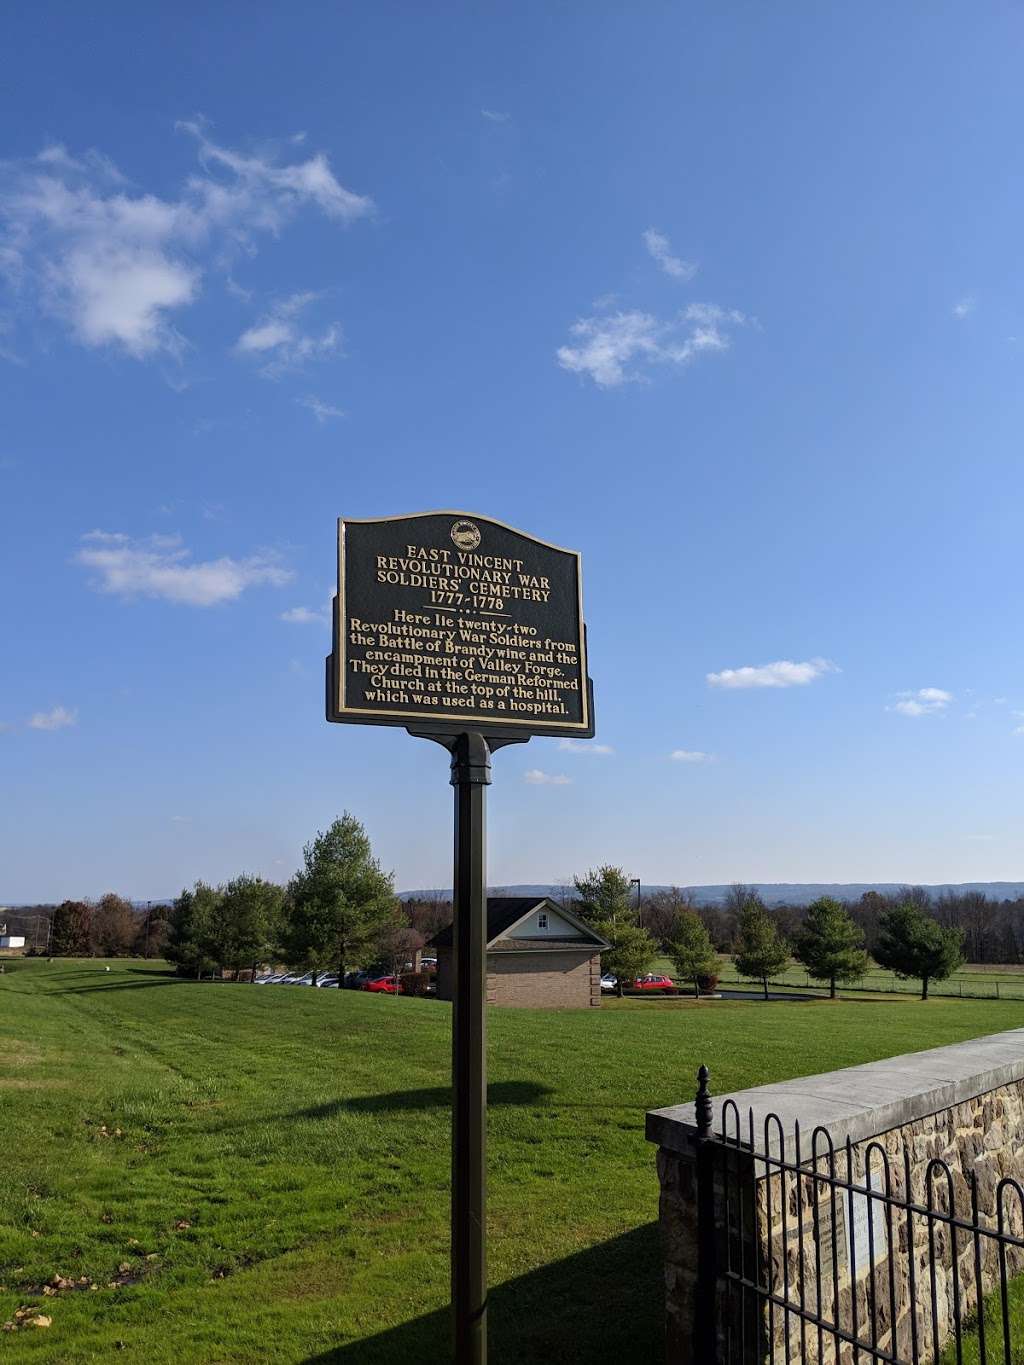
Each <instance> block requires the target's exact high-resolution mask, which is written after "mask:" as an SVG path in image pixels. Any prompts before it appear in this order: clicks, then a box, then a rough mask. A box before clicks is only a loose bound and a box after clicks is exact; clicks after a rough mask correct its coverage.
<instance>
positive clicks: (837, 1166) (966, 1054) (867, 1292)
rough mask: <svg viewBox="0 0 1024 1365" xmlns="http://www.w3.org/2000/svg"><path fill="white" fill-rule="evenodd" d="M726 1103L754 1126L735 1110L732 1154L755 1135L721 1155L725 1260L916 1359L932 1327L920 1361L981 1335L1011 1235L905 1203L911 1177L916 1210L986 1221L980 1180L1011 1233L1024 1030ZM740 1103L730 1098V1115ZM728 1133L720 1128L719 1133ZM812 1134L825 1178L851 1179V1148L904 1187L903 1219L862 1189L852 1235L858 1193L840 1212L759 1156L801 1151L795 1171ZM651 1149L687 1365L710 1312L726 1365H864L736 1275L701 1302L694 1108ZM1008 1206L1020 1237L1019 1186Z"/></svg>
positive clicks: (671, 1329) (860, 1180)
mask: <svg viewBox="0 0 1024 1365" xmlns="http://www.w3.org/2000/svg"><path fill="white" fill-rule="evenodd" d="M725 1099H731V1100H732V1101H733V1102H734V1103H735V1105H736V1108H737V1110H738V1112H739V1114H740V1115H741V1122H740V1125H739V1131H738V1132H737V1126H736V1120H735V1112H734V1111H733V1110H732V1108H731V1106H730V1107H729V1108H728V1109H727V1118H726V1134H727V1137H728V1138H729V1139H730V1143H735V1140H736V1138H737V1137H738V1138H739V1144H738V1145H735V1146H733V1147H732V1148H731V1150H729V1151H728V1152H724V1151H723V1150H722V1149H721V1148H720V1147H719V1148H717V1149H716V1153H717V1157H718V1160H717V1162H716V1166H717V1174H716V1179H715V1207H716V1222H717V1224H718V1229H719V1236H718V1243H719V1259H720V1261H724V1259H725V1258H726V1257H731V1264H732V1266H733V1268H734V1269H737V1270H739V1271H740V1272H741V1273H742V1274H744V1275H745V1276H747V1277H749V1278H752V1279H754V1280H755V1281H756V1282H757V1283H758V1284H759V1285H760V1286H762V1287H763V1288H768V1287H770V1288H771V1290H772V1291H773V1292H774V1294H776V1295H777V1296H778V1297H780V1298H782V1299H784V1300H785V1301H787V1302H790V1303H793V1304H799V1303H801V1302H802V1304H803V1306H804V1308H805V1309H806V1310H807V1311H808V1312H809V1313H810V1314H813V1313H815V1312H816V1311H818V1310H819V1309H820V1315H821V1316H822V1317H823V1318H824V1319H826V1320H827V1321H829V1322H835V1323H838V1324H839V1325H840V1326H841V1327H842V1328H843V1329H844V1330H845V1331H847V1332H849V1333H850V1334H851V1335H855V1336H858V1337H859V1338H860V1340H861V1341H863V1342H866V1343H868V1344H869V1345H870V1346H874V1347H877V1348H879V1349H880V1350H882V1351H886V1352H889V1353H891V1354H892V1355H895V1356H896V1357H897V1359H900V1360H910V1359H911V1358H912V1355H913V1336H914V1333H915V1330H916V1335H917V1347H918V1353H919V1355H920V1358H922V1359H924V1358H929V1359H930V1358H933V1356H934V1357H935V1358H937V1354H938V1353H939V1352H941V1350H942V1347H943V1346H944V1344H945V1343H946V1342H947V1341H948V1339H949V1338H950V1336H951V1334H952V1333H953V1329H954V1323H955V1320H956V1315H957V1314H959V1315H960V1319H961V1322H962V1323H963V1322H965V1321H966V1320H968V1319H969V1317H971V1316H973V1315H975V1314H976V1309H977V1304H978V1293H977V1279H978V1267H979V1265H980V1271H981V1283H982V1292H983V1295H984V1294H986V1293H989V1292H990V1291H991V1290H992V1289H993V1288H994V1287H996V1286H997V1285H998V1282H999V1252H998V1247H997V1244H996V1242H995V1240H994V1239H993V1238H986V1237H980V1238H978V1239H975V1238H974V1237H973V1236H972V1235H971V1234H970V1232H968V1231H966V1230H960V1229H952V1228H950V1227H949V1225H948V1224H944V1223H940V1222H938V1221H935V1220H929V1219H927V1218H926V1217H925V1216H924V1215H923V1214H919V1213H917V1212H912V1213H911V1216H910V1218H909V1220H908V1218H907V1216H906V1210H905V1208H903V1207H899V1205H904V1204H906V1202H907V1199H906V1185H907V1171H908V1168H909V1177H910V1189H911V1201H910V1202H911V1203H912V1204H914V1205H917V1206H922V1207H924V1208H928V1207H930V1208H932V1209H935V1210H938V1211H940V1212H949V1210H950V1206H951V1205H950V1201H951V1199H952V1208H953V1210H954V1213H955V1214H956V1216H958V1217H959V1218H961V1219H962V1220H963V1221H964V1222H965V1223H968V1224H970V1223H971V1221H972V1192H971V1176H972V1173H973V1177H974V1181H975V1182H976V1186H977V1206H978V1210H979V1212H980V1214H981V1221H982V1223H983V1224H985V1223H988V1224H989V1225H991V1226H992V1227H995V1226H996V1223H997V1191H998V1188H999V1183H1000V1181H1002V1180H1003V1179H1005V1178H1011V1179H1015V1180H1020V1181H1022V1182H1024V1030H1020V1029H1015V1030H1011V1031H1009V1032H1007V1033H1003V1034H995V1035H991V1036H990V1037H988V1038H981V1039H976V1040H973V1041H972V1042H970V1043H962V1044H955V1045H953V1046H952V1047H945V1048H935V1049H932V1050H930V1051H928V1052H922V1053H915V1054H909V1055H905V1056H903V1057H896V1058H890V1059H889V1060H888V1061H883V1062H876V1063H871V1064H869V1065H867V1066H862V1067H851V1068H847V1069H846V1070H844V1071H837V1072H831V1073H826V1074H825V1075H822V1076H814V1077H804V1078H801V1079H799V1080H795V1081H790V1082H787V1083H784V1084H782V1085H777V1086H761V1087H758V1088H756V1089H753V1090H750V1091H745V1092H739V1093H737V1094H734V1095H732V1096H727V1097H723V1101H724V1100H725ZM723 1101H716V1114H717V1115H721V1112H722V1103H723ZM751 1112H753V1130H752V1133H753V1147H754V1150H753V1151H752V1150H751V1147H750V1145H749V1144H750V1138H751V1129H750V1119H749V1115H750V1113H751ZM770 1114H773V1115H777V1120H778V1121H776V1120H775V1119H771V1120H769V1121H768V1124H767V1128H766V1124H765V1120H766V1118H767V1117H768V1115H770ZM720 1123H721V1120H720V1118H716V1124H715V1132H716V1134H719V1133H720ZM815 1129H818V1136H817V1139H816V1140H815V1144H814V1148H813V1149H812V1142H811V1137H812V1133H813V1132H814V1130H815ZM798 1132H799V1135H800V1139H799V1140H800V1153H799V1155H800V1162H801V1165H802V1166H803V1167H804V1169H816V1170H817V1171H818V1172H819V1173H821V1174H828V1173H829V1171H830V1169H834V1172H835V1175H836V1177H837V1178H838V1179H839V1180H841V1181H842V1180H845V1179H846V1178H847V1150H849V1152H850V1153H851V1155H852V1163H853V1177H854V1183H855V1184H856V1185H859V1186H861V1187H864V1188H870V1189H872V1190H875V1189H877V1190H879V1191H884V1190H885V1189H886V1179H887V1175H888V1182H889V1183H888V1188H889V1189H890V1190H891V1192H892V1195H893V1197H894V1199H895V1200H896V1201H897V1205H896V1206H894V1207H893V1208H892V1209H891V1212H890V1213H887V1212H886V1205H885V1204H884V1203H882V1202H881V1201H879V1200H875V1199H872V1198H870V1196H868V1195H866V1194H859V1195H858V1194H854V1196H853V1199H852V1204H853V1208H852V1226H853V1235H852V1237H851V1235H850V1224H851V1207H850V1205H851V1199H850V1195H849V1193H848V1192H847V1191H845V1190H836V1191H835V1196H834V1202H833V1196H832V1194H831V1193H830V1187H829V1186H828V1185H827V1184H825V1183H824V1182H823V1181H821V1180H814V1179H812V1178H811V1177H810V1176H802V1175H801V1176H799V1177H797V1176H796V1175H795V1174H792V1173H790V1172H785V1173H783V1172H780V1171H779V1170H778V1169H777V1168H776V1169H774V1171H772V1170H771V1168H768V1167H766V1166H765V1163H764V1162H763V1161H759V1160H758V1158H757V1155H756V1152H757V1151H761V1152H764V1151H766V1150H767V1151H769V1152H770V1153H772V1154H774V1155H776V1156H777V1155H778V1154H779V1152H780V1147H784V1149H785V1157H786V1159H787V1160H788V1161H790V1162H793V1161H794V1159H795V1157H796V1138H797V1133H798ZM766 1135H767V1142H766ZM780 1136H781V1142H780ZM648 1137H649V1138H650V1139H651V1140H652V1141H654V1142H656V1143H658V1153H657V1170H658V1177H659V1180H660V1184H661V1201H660V1223H661V1232H662V1243H663V1255H664V1272H665V1296H666V1299H665V1306H666V1360H667V1361H668V1362H669V1365H691V1362H696V1361H697V1356H696V1355H695V1353H694V1346H693V1333H694V1327H695V1325H696V1322H697V1317H698V1314H701V1313H709V1312H713V1314H714V1318H715V1323H716V1340H717V1360H716V1362H714V1365H732V1361H734V1360H736V1361H738V1360H740V1359H742V1360H743V1362H744V1365H747V1362H749V1361H752V1360H760V1361H770V1362H771V1363H772V1365H796V1362H804V1361H811V1362H817V1361H821V1362H839V1363H840V1365H845V1362H846V1361H848V1360H852V1359H853V1356H854V1351H853V1347H852V1346H851V1345H849V1344H846V1345H840V1347H839V1350H838V1354H837V1350H836V1345H835V1338H834V1337H833V1336H832V1334H830V1333H829V1332H827V1331H824V1332H822V1333H821V1334H820V1335H819V1333H818V1330H817V1328H816V1326H815V1325H814V1323H813V1322H812V1321H811V1320H810V1318H806V1319H804V1322H803V1327H801V1319H800V1317H799V1316H798V1315H797V1314H796V1313H786V1312H785V1311H784V1310H783V1309H782V1307H781V1306H780V1305H776V1306H775V1307H773V1308H769V1307H768V1306H767V1304H766V1301H765V1299H764V1297H763V1296H755V1295H750V1296H748V1297H747V1299H746V1302H745V1306H744V1305H742V1304H741V1303H740V1299H739V1296H738V1295H737V1294H736V1293H735V1291H732V1292H730V1289H729V1286H728V1285H727V1283H726V1281H725V1280H724V1279H723V1278H721V1277H720V1278H719V1280H718V1282H717V1284H716V1287H715V1292H714V1296H713V1300H711V1301H704V1302H702V1301H699V1300H698V1294H697V1274H698V1264H697V1245H698V1243H697V1236H698V1228H697V1182H696V1151H697V1143H696V1124H695V1115H694V1108H693V1105H679V1106H675V1107H673V1108H670V1109H665V1110H656V1111H652V1112H651V1113H650V1114H649V1115H648ZM829 1139H831V1144H832V1147H833V1150H834V1156H833V1157H831V1158H830V1157H829V1155H828V1153H829V1141H828V1140H829ZM848 1141H849V1149H848V1148H847V1142H848ZM815 1158H816V1160H815ZM937 1160H941V1161H942V1162H944V1163H945V1165H946V1167H947V1168H948V1171H949V1174H948V1176H947V1175H946V1173H945V1171H944V1170H943V1169H942V1168H941V1167H939V1166H938V1165H936V1164H933V1163H935V1162H936V1161H937ZM830 1163H834V1165H832V1164H830ZM1002 1202H1003V1226H1004V1228H1005V1230H1006V1231H1007V1232H1009V1233H1010V1234H1012V1235H1013V1236H1016V1237H1021V1236H1024V1216H1022V1215H1024V1210H1022V1208H1021V1201H1020V1199H1019V1197H1018V1195H1017V1193H1016V1191H1015V1190H1014V1189H1013V1188H1012V1187H1007V1188H1005V1189H1004V1194H1003V1201H1002ZM908 1222H909V1233H908ZM929 1224H930V1226H929ZM723 1229H728V1230H729V1232H728V1236H726V1235H725V1233H724V1232H723ZM954 1242H955V1255H954ZM976 1242H977V1245H976ZM911 1245H912V1254H911V1251H910V1248H911ZM819 1269H820V1274H819ZM1022 1269H1024V1251H1022V1250H1021V1249H1018V1248H1015V1247H1012V1246H1011V1247H1009V1248H1008V1250H1007V1256H1006V1273H1007V1275H1008V1276H1012V1275H1014V1274H1016V1273H1019V1272H1020V1271H1021V1270H1022ZM819 1284H820V1287H821V1303H820V1304H819V1303H818V1286H819ZM933 1284H934V1300H935V1308H936V1311H935V1314H934V1316H933V1313H932V1297H933V1295H932V1286H933ZM801 1290H802V1300H801ZM915 1308H916V1317H915ZM863 1355H864V1351H863V1350H862V1351H861V1357H862V1358H863ZM700 1365H711V1362H708V1361H701V1362H700Z"/></svg>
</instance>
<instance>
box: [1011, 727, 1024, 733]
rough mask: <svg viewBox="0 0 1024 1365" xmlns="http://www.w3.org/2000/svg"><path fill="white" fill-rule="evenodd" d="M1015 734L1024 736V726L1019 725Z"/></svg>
mask: <svg viewBox="0 0 1024 1365" xmlns="http://www.w3.org/2000/svg"><path fill="white" fill-rule="evenodd" d="M1013 733H1014V734H1015V735H1024V725H1018V726H1017V727H1016V729H1015V730H1014V732H1013Z"/></svg>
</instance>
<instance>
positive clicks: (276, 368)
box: [235, 291, 342, 420]
mask: <svg viewBox="0 0 1024 1365" xmlns="http://www.w3.org/2000/svg"><path fill="white" fill-rule="evenodd" d="M316 297H317V295H316V294H315V293H310V292H308V291H307V292H305V293H302V294H292V295H290V296H289V297H288V298H286V299H282V300H281V301H280V302H279V303H276V304H274V306H273V307H272V308H271V309H270V311H269V312H267V313H265V314H264V315H263V317H262V318H261V319H260V320H259V321H258V322H257V323H255V324H254V325H253V326H252V327H249V328H247V329H246V331H244V332H243V333H242V335H241V336H240V337H239V338H238V340H237V341H236V342H235V350H236V351H237V352H238V354H239V355H243V356H255V357H257V358H258V359H259V360H260V361H261V362H262V363H261V364H260V367H259V370H260V374H262V375H264V376H265V377H266V378H268V379H277V378H278V376H280V375H282V374H284V372H285V371H286V370H297V369H299V368H301V366H303V365H304V364H306V362H307V361H309V360H317V359H322V358H323V357H324V356H327V355H331V354H332V353H333V352H335V351H337V349H338V347H339V346H340V345H341V340H342V331H341V327H340V326H339V325H338V323H336V322H332V323H330V324H329V325H328V326H327V327H326V328H325V329H324V330H323V331H322V332H320V333H319V334H314V333H312V332H308V331H306V330H304V329H303V328H302V327H301V326H300V323H299V319H300V316H301V314H302V313H303V312H304V311H305V310H306V309H307V308H308V307H309V305H310V304H311V303H312V302H313V301H314V300H315V299H316ZM300 401H301V400H300ZM321 420H323V419H321Z"/></svg>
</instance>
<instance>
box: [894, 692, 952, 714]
mask: <svg viewBox="0 0 1024 1365" xmlns="http://www.w3.org/2000/svg"><path fill="white" fill-rule="evenodd" d="M952 700H953V694H952V692H946V691H945V690H944V689H943V688H941V687H919V688H918V689H917V691H916V692H901V693H900V694H899V700H898V701H896V702H894V703H893V704H892V706H889V707H887V708H886V709H887V710H889V711H896V712H898V714H899V715H901V716H935V715H938V714H939V713H940V712H942V711H945V709H946V707H947V706H948V705H949V703H950V702H951V701H952Z"/></svg>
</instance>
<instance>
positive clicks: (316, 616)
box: [280, 607, 331, 626]
mask: <svg viewBox="0 0 1024 1365" xmlns="http://www.w3.org/2000/svg"><path fill="white" fill-rule="evenodd" d="M280 619H281V620H282V621H287V622H288V623H289V624H290V625H293V626H311V625H322V624H323V623H324V621H329V620H330V619H331V612H330V608H329V607H323V608H322V609H321V610H320V611H317V610H315V608H313V607H289V608H288V610H287V611H283V612H282V613H281V616H280Z"/></svg>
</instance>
